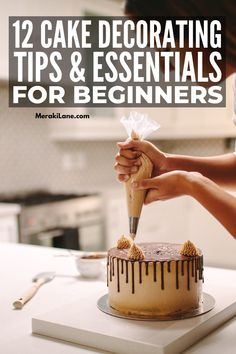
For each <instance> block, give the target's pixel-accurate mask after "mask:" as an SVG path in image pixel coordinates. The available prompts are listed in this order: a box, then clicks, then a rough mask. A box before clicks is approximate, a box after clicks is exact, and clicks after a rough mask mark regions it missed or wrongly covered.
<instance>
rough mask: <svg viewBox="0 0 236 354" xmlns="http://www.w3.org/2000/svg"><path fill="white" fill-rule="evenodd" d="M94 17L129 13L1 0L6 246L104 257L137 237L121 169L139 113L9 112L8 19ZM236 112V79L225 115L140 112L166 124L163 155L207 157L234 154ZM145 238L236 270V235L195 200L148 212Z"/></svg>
mask: <svg viewBox="0 0 236 354" xmlns="http://www.w3.org/2000/svg"><path fill="white" fill-rule="evenodd" d="M85 14H90V15H98V16H100V15H122V1H120V0H86V1H84V0H67V1H65V0H41V1H40V2H38V1H37V2H36V1H32V0H18V1H12V0H9V1H8V2H5V1H3V0H1V14H0V18H1V21H0V36H1V49H2V52H1V61H0V242H23V243H32V244H40V245H44V246H56V247H65V248H72V249H82V250H103V249H108V248H109V247H112V246H113V245H114V244H115V242H116V239H117V238H118V237H119V235H120V234H123V233H127V231H128V217H127V212H126V204H125V199H124V198H125V194H124V190H123V186H122V185H120V184H119V183H118V182H117V181H116V176H115V173H114V172H113V165H114V156H115V154H116V151H117V149H116V142H117V141H121V140H124V139H125V138H126V134H125V131H124V129H123V128H122V126H121V124H120V123H119V119H120V117H121V116H122V115H124V114H127V113H129V111H130V110H129V109H122V108H119V109H113V108H109V109H108V108H107V109H89V108H88V109H84V110H83V111H82V110H81V109H76V108H69V109H64V110H63V109H60V111H62V112H63V111H64V112H65V113H70V112H71V113H89V114H91V119H90V120H82V121H59V120H54V121H49V120H35V118H34V114H35V112H36V111H40V112H42V113H45V114H46V113H50V112H58V111H59V109H56V108H54V109H51V110H50V109H38V110H37V109H32V108H19V109H16V108H9V107H8V16H10V15H11V16H40V15H42V16H59V15H61V16H67V15H68V16H80V15H85ZM135 110H136V109H135ZM136 111H137V110H136ZM232 111H233V88H232V78H229V79H228V80H227V107H226V108H217V109H213V108H206V109H203V108H198V109H196V108H194V109H191V108H185V109H183V108H174V109H173V108H162V109H155V108H151V109H146V108H145V109H143V110H141V112H145V113H148V114H149V116H150V117H151V118H152V119H156V120H157V121H158V122H159V123H160V124H161V129H160V130H159V131H158V132H156V133H154V134H153V135H152V137H151V138H152V140H153V142H154V143H155V144H156V145H157V146H158V147H159V148H160V149H162V150H163V151H165V152H169V153H179V154H192V155H200V156H210V155H217V154H223V153H228V152H232V151H233V149H234V139H235V137H236V128H235V127H234V125H233V123H232ZM138 239H139V240H140V241H141V240H142V241H154V240H155V241H166V242H180V243H182V242H184V241H185V240H187V239H190V240H192V241H193V242H195V243H196V245H197V246H198V247H200V248H201V249H202V250H203V252H204V255H205V262H206V264H207V265H213V266H225V267H228V268H236V257H235V246H236V244H235V241H234V240H233V238H232V237H231V236H230V235H229V234H228V233H227V232H226V231H225V230H224V229H223V227H222V226H221V225H219V223H218V222H217V221H216V220H214V218H213V217H211V216H210V215H209V214H208V213H207V212H206V211H205V210H204V209H203V208H202V207H201V206H199V205H198V204H197V203H196V202H195V201H193V200H192V199H190V198H188V197H183V198H178V199H175V200H171V201H166V202H160V203H156V204H153V205H150V206H148V207H144V210H143V214H142V218H141V221H140V228H139V235H138Z"/></svg>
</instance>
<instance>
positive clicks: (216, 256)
mask: <svg viewBox="0 0 236 354" xmlns="http://www.w3.org/2000/svg"><path fill="white" fill-rule="evenodd" d="M121 189H122V188H121ZM123 194H124V193H123V190H121V191H120V193H119V192H115V193H114V194H113V195H112V194H110V195H109V197H107V202H106V205H107V209H106V213H107V223H106V235H107V247H108V248H110V247H114V245H115V244H116V241H117V239H118V237H119V236H120V235H122V234H126V235H127V234H128V231H129V229H128V215H127V206H126V201H125V197H124V195H123ZM186 240H191V241H193V242H194V243H195V244H196V246H197V247H199V248H201V249H202V250H203V254H204V258H205V264H206V265H211V266H218V267H226V268H236V259H235V240H234V239H233V237H232V236H231V235H230V234H229V233H228V232H227V231H226V230H225V229H224V228H223V226H221V225H220V224H219V223H218V221H216V219H215V218H214V217H213V216H211V215H210V214H209V213H208V212H207V211H206V210H205V209H204V208H203V207H202V206H201V205H200V204H198V203H197V202H196V201H195V200H193V199H191V198H189V197H181V198H176V199H173V200H168V201H162V202H156V203H153V204H150V205H147V206H144V207H143V210H142V215H141V219H140V222H139V229H138V234H137V242H172V243H183V242H184V241H186Z"/></svg>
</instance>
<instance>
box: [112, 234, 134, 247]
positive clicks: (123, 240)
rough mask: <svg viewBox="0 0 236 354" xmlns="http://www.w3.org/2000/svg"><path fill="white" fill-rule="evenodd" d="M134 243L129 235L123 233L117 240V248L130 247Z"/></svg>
mask: <svg viewBox="0 0 236 354" xmlns="http://www.w3.org/2000/svg"><path fill="white" fill-rule="evenodd" d="M131 244H132V241H131V239H129V238H128V237H125V236H124V235H122V236H121V237H120V238H119V239H118V240H117V245H116V246H117V248H119V249H124V248H130V247H131Z"/></svg>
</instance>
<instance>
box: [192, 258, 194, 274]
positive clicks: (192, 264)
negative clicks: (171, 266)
mask: <svg viewBox="0 0 236 354" xmlns="http://www.w3.org/2000/svg"><path fill="white" fill-rule="evenodd" d="M191 266H192V267H191V268H192V277H194V260H193V259H192V261H191Z"/></svg>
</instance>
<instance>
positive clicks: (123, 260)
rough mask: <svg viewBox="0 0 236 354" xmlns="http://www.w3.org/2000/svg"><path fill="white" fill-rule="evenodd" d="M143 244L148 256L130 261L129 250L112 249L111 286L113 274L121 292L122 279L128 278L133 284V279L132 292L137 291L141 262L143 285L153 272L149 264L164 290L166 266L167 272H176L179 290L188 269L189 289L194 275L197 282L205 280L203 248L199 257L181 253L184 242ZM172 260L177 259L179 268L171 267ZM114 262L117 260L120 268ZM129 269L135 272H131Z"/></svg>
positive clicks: (126, 279)
mask: <svg viewBox="0 0 236 354" xmlns="http://www.w3.org/2000/svg"><path fill="white" fill-rule="evenodd" d="M140 246H141V247H142V249H143V251H144V255H145V258H144V259H143V260H139V261H137V260H129V259H128V255H127V250H125V249H124V250H123V249H122V250H120V249H117V248H113V249H111V250H110V251H109V255H108V260H107V284H108V285H109V282H112V280H113V277H114V276H115V275H116V279H117V292H120V279H121V277H124V279H125V283H126V284H129V282H130V281H131V293H132V294H134V293H135V264H137V266H138V272H139V277H138V280H137V283H139V284H142V282H143V281H144V280H145V276H148V275H149V266H150V267H151V266H152V268H151V270H152V269H153V281H154V282H158V283H159V284H160V287H161V289H162V290H164V289H165V274H166V273H165V269H166V270H167V273H171V272H175V283H176V289H179V288H180V277H182V276H184V275H185V270H186V276H187V283H186V288H187V289H188V290H190V278H191V277H192V278H194V281H195V282H198V281H200V280H202V281H203V256H202V254H201V251H200V250H198V251H199V255H198V256H196V257H186V256H183V255H180V254H179V248H180V245H173V244H167V243H154V244H153V243H147V244H145V243H144V244H141V245H140ZM157 250H158V251H157ZM171 261H175V269H174V268H173V267H172V266H171ZM114 262H115V263H116V271H115V264H114ZM165 264H166V265H165ZM157 267H160V268H158V269H160V279H158V278H157ZM172 268H173V269H172ZM124 270H125V272H124ZM129 271H131V274H129ZM143 271H144V273H143ZM115 273H116V274H115ZM108 274H109V276H108ZM143 274H144V275H143ZM166 275H167V274H166ZM143 276H144V278H143Z"/></svg>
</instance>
